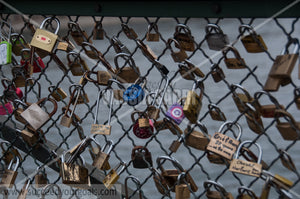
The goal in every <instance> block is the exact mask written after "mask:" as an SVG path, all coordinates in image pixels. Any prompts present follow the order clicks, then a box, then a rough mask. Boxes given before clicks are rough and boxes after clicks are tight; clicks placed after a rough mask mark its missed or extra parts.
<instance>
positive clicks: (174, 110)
mask: <svg viewBox="0 0 300 199" xmlns="http://www.w3.org/2000/svg"><path fill="white" fill-rule="evenodd" d="M185 100H186V97H183V98H180V99H179V100H178V101H177V102H176V103H175V104H173V105H172V106H171V107H170V108H169V109H168V111H167V113H166V116H167V117H168V118H169V119H171V120H173V121H174V122H175V123H176V124H178V125H179V124H181V122H182V120H183V119H184V118H185V116H184V113H183V104H184V102H185Z"/></svg>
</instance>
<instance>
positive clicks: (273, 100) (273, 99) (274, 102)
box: [254, 91, 280, 109]
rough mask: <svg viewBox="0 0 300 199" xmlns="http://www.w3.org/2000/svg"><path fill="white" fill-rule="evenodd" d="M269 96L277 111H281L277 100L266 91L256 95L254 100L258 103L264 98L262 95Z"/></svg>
mask: <svg viewBox="0 0 300 199" xmlns="http://www.w3.org/2000/svg"><path fill="white" fill-rule="evenodd" d="M263 94H264V95H267V96H268V97H269V99H270V101H271V102H272V103H273V104H275V106H276V108H277V109H280V104H279V102H278V101H277V99H276V98H275V97H274V96H273V95H271V94H270V93H269V92H266V91H258V92H256V93H254V99H255V100H257V101H258V99H259V98H260V97H261V96H262V95H263Z"/></svg>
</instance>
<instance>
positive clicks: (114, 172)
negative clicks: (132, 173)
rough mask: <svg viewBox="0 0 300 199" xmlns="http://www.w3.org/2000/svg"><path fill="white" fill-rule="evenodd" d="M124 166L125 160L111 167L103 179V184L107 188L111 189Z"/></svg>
mask: <svg viewBox="0 0 300 199" xmlns="http://www.w3.org/2000/svg"><path fill="white" fill-rule="evenodd" d="M125 168H126V163H125V162H120V163H119V164H118V165H117V166H116V167H115V168H113V169H111V170H110V171H109V173H108V174H107V175H106V176H105V178H104V179H103V181H102V182H103V184H104V186H105V187H106V188H107V189H111V188H112V186H113V185H114V184H115V183H116V182H117V181H118V179H119V178H120V174H121V173H122V172H123V170H124V169H125Z"/></svg>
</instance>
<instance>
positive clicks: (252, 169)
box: [229, 140, 262, 178]
mask: <svg viewBox="0 0 300 199" xmlns="http://www.w3.org/2000/svg"><path fill="white" fill-rule="evenodd" d="M246 144H254V145H255V146H256V147H257V149H258V153H259V154H258V159H257V162H249V161H246V160H240V159H238V158H239V154H240V150H241V148H242V147H243V146H244V145H246ZM261 158H262V149H261V147H260V145H259V144H257V143H253V142H252V141H251V140H247V141H243V142H242V143H241V144H240V145H239V147H238V149H237V151H236V154H235V157H234V158H233V160H232V161H231V163H230V167H229V171H231V172H235V173H240V174H244V175H250V176H254V177H258V178H259V177H260V175H261V172H262V164H261V163H260V162H261Z"/></svg>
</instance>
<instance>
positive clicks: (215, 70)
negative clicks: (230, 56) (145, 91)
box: [211, 64, 225, 83]
mask: <svg viewBox="0 0 300 199" xmlns="http://www.w3.org/2000/svg"><path fill="white" fill-rule="evenodd" d="M211 76H212V78H213V80H214V81H215V82H216V83H217V82H220V81H221V80H223V79H224V78H225V74H224V72H223V70H222V68H220V67H219V65H218V64H212V66H211Z"/></svg>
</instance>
